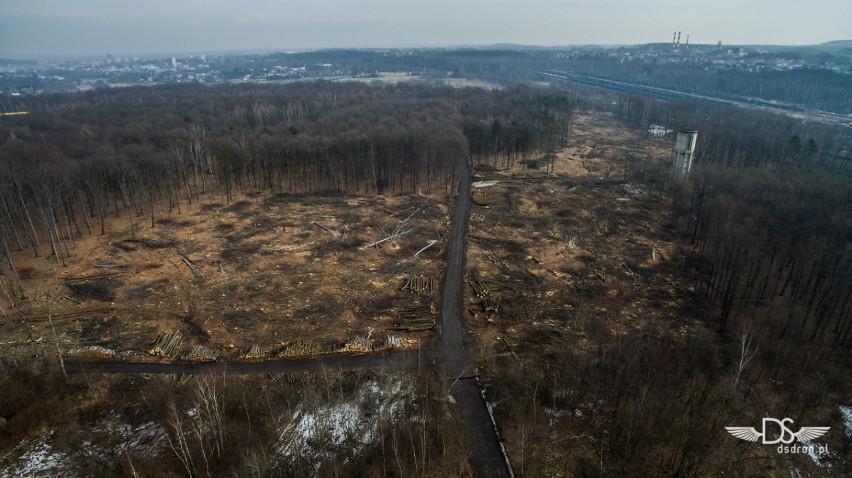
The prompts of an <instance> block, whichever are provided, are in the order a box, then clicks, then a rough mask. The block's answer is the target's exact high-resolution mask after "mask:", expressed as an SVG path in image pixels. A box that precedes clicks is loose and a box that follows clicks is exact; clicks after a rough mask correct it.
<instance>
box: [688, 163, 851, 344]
mask: <svg viewBox="0 0 852 478" xmlns="http://www.w3.org/2000/svg"><path fill="white" fill-rule="evenodd" d="M849 181H850V178H849V177H848V174H844V173H831V172H827V171H821V170H803V169H800V168H795V167H789V166H788V167H782V168H778V169H775V170H767V169H760V170H757V171H753V170H748V171H743V170H741V169H732V168H726V167H723V166H719V165H713V164H701V165H699V166H698V167H697V168H696V171H695V176H694V183H693V189H692V191H691V194H690V195H689V198H688V200H685V202H684V204H683V205H682V207H683V213H684V224H685V227H686V228H687V229H688V230H689V231H690V234H691V236H692V241H693V242H694V244H695V248H696V252H697V259H698V261H699V265H698V281H697V290H698V291H699V292H701V293H702V294H703V295H704V296H706V297H707V299H708V307H709V308H710V310H712V311H713V312H714V313H715V314H717V315H718V318H719V328H720V329H724V328H725V327H726V324H727V322H728V320H729V319H731V318H737V319H738V320H740V321H755V322H757V323H759V324H761V325H763V326H765V327H767V328H768V330H770V331H772V332H774V334H775V335H776V336H778V337H780V338H785V339H786V338H790V337H792V338H795V339H797V340H799V339H803V340H807V341H816V342H820V343H825V342H828V343H835V344H839V345H849V344H852V320H851V319H850V310H852V254H850V252H852V244H851V243H850V237H852V215H850V210H849V205H850V204H852V190H850V188H849ZM685 199H686V198H685Z"/></svg>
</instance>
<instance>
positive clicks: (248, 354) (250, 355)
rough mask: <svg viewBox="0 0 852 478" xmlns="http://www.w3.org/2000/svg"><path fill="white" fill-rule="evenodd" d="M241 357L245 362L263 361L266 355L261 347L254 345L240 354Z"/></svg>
mask: <svg viewBox="0 0 852 478" xmlns="http://www.w3.org/2000/svg"><path fill="white" fill-rule="evenodd" d="M239 357H240V358H241V359H244V360H263V359H264V358H266V353H265V351H264V350H263V347H261V346H260V345H252V346H251V347H248V348H246V349H244V350H243V351H242V352H240V355H239Z"/></svg>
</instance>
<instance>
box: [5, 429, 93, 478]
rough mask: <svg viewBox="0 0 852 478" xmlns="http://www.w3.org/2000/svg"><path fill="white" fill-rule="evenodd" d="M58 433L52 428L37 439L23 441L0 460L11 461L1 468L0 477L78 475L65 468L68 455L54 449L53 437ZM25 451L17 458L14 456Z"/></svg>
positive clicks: (67, 463) (36, 477) (37, 477)
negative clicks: (13, 457)
mask: <svg viewBox="0 0 852 478" xmlns="http://www.w3.org/2000/svg"><path fill="white" fill-rule="evenodd" d="M55 433H56V431H55V430H51V431H50V432H48V433H47V434H46V435H44V436H43V437H41V438H37V439H35V440H29V441H25V442H22V443H21V444H20V445H18V446H17V447H15V449H14V450H12V451H11V452H9V453H8V454H7V455H6V456H4V457H2V459H0V461H2V462H5V463H9V464H8V465H6V466H4V467H3V469H2V470H0V478H13V477H19V476H26V477H32V478H42V477H44V478H47V477H58V478H59V477H68V478H71V477H74V476H76V475H74V474H72V473H68V472H66V471H65V470H66V469H67V468H69V466H68V465H69V459H68V456H67V455H65V454H64V453H62V452H59V451H56V450H54V449H53V446H52V445H51V444H50V442H51V438H52V437H53V435H54V434H55ZM21 452H23V453H22V454H21V455H20V456H19V457H18V459H17V460H14V459H11V457H12V456H14V455H16V454H18V453H21Z"/></svg>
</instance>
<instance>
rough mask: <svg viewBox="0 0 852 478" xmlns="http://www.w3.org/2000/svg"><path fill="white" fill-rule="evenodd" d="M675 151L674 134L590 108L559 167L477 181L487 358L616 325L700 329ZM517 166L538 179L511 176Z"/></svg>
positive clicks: (537, 349)
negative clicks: (678, 210)
mask: <svg viewBox="0 0 852 478" xmlns="http://www.w3.org/2000/svg"><path fill="white" fill-rule="evenodd" d="M670 151H671V138H670V137H662V138H661V137H646V136H641V135H639V134H637V133H635V132H633V131H630V130H628V129H626V128H625V127H623V126H621V125H619V124H618V123H616V122H615V121H614V120H612V119H611V118H609V117H607V116H604V115H594V116H587V115H580V116H579V117H578V118H577V120H576V123H575V124H574V129H573V132H572V135H571V144H570V146H569V147H568V148H566V149H564V150H562V151H561V152H559V153H558V154H557V155H556V159H555V160H554V163H553V173H552V174H551V175H548V174H545V173H544V171H545V161H543V160H539V161H538V162H537V163H538V164H533V166H537V167H538V169H529V168H526V169H525V170H524V171H522V170H521V165H516V166H515V167H514V168H513V169H512V170H510V171H496V172H480V173H479V174H478V176H479V178H475V179H474V181H482V180H488V179H497V180H498V181H499V182H498V183H497V184H496V185H493V186H487V187H481V188H475V189H474V193H473V194H474V208H473V211H472V215H471V226H470V233H469V236H468V238H469V249H468V256H467V265H468V279H469V281H468V284H467V287H468V290H467V293H466V297H467V299H468V303H467V307H468V314H469V317H468V324H469V325H468V329H469V330H471V331H472V332H473V334H474V335H475V336H476V337H477V342H478V345H479V347H480V353H481V354H482V357H483V358H485V357H488V356H493V354H508V353H510V350H511V352H512V353H515V354H518V355H519V356H520V357H521V359H523V358H524V357H526V358H533V359H535V360H540V359H542V358H546V357H547V356H548V355H549V354H550V353H552V352H556V351H559V350H564V349H565V348H566V347H585V346H586V345H588V344H589V343H590V342H597V341H596V340H590V339H595V338H600V337H602V336H604V335H606V334H614V335H617V334H630V333H652V334H658V335H666V334H671V333H683V332H686V331H688V330H689V329H690V328H692V327H694V326H695V324H694V321H693V319H691V318H689V317H683V316H682V313H683V312H682V311H683V310H684V307H685V306H686V307H687V309H688V308H689V306H690V305H691V304H690V303H691V302H692V301H693V300H694V299H692V297H691V294H690V293H689V292H688V287H689V285H688V284H683V283H681V282H680V279H679V277H678V274H679V271H680V270H682V268H681V267H680V266H679V264H678V263H679V261H683V258H684V257H686V253H685V247H686V245H685V244H684V243H683V242H682V241H680V240H679V238H678V237H676V234H675V224H674V218H673V217H672V214H671V210H672V209H671V199H670V197H669V195H668V193H667V192H666V190H665V188H664V185H665V180H666V175H667V173H668V168H669V164H670V163H669V161H670V159H669V158H670ZM507 173H508V174H507ZM512 175H513V176H514V177H516V178H517V177H521V176H525V175H529V176H531V179H532V180H518V179H514V180H511V179H510V180H507V179H502V180H501V179H500V178H506V177H511V176H512ZM654 180H656V181H654ZM485 362H487V361H483V365H484V364H485Z"/></svg>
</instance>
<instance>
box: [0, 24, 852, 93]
mask: <svg viewBox="0 0 852 478" xmlns="http://www.w3.org/2000/svg"><path fill="white" fill-rule="evenodd" d="M483 52H491V53H499V52H507V53H511V54H514V55H519V56H522V57H526V60H527V61H529V62H533V63H535V64H536V65H535V66H537V67H539V68H548V67H557V66H559V67H562V68H565V65H566V64H577V65H582V64H583V63H584V62H589V61H592V62H596V63H599V62H606V63H615V64H625V63H627V64H632V65H647V66H648V67H649V68H651V67H655V66H656V67H663V66H689V67H691V69H695V68H697V69H700V70H703V71H709V72H713V71H729V70H730V71H742V72H772V71H791V70H797V69H806V70H812V71H813V70H816V71H830V72H834V73H840V74H844V75H848V74H850V72H852V48H850V46H849V42H830V43H826V44H823V45H818V46H807V47H782V46H726V45H723V44H722V43H721V42H719V43H717V44H715V45H689V44H688V39H687V40H686V42H685V43H681V42H680V39H679V38H678V37H677V35H676V36H675V38H674V39H673V41H672V43H671V44H667V43H665V44H664V43H656V44H647V45H638V46H619V47H603V46H580V47H565V48H541V47H523V46H516V45H497V46H492V47H482V48H458V49H425V48H424V49H371V50H324V51H317V52H309V53H272V54H187V55H183V56H163V57H147V58H146V57H140V56H123V55H112V54H106V55H105V56H103V57H101V58H96V59H92V58H90V59H77V60H53V61H46V60H42V61H20V60H3V59H0V94H1V95H4V96H22V95H42V94H52V93H79V92H85V91H90V90H94V89H98V88H108V87H126V86H134V85H160V84H178V83H225V82H286V81H295V80H301V79H352V78H367V79H369V78H370V77H374V76H376V75H377V73H378V69H377V68H381V69H383V70H384V71H404V72H405V73H406V74H408V75H411V76H419V77H424V78H436V77H438V78H440V77H452V76H454V75H459V74H465V75H466V76H467V77H477V76H481V75H477V74H476V72H470V71H466V72H459V71H457V68H455V67H454V66H453V64H452V62H450V61H435V59H436V58H443V59H445V60H447V58H448V57H452V58H464V57H470V56H476V55H477V54H478V53H480V54H482V53H483ZM358 60H361V61H358ZM364 60H366V61H364ZM554 63H558V65H556V64H554ZM371 66H372V69H371ZM393 68H395V69H393ZM580 69H582V68H580ZM512 79H516V78H512Z"/></svg>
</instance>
